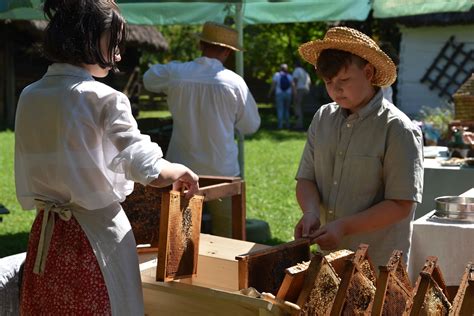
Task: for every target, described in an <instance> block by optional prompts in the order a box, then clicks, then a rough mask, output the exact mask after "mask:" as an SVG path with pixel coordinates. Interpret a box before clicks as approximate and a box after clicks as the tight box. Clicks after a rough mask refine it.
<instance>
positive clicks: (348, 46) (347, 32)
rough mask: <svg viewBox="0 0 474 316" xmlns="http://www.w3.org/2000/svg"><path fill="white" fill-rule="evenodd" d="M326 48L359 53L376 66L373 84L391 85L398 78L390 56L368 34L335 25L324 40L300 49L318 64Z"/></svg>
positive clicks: (306, 56) (313, 42) (301, 53)
mask: <svg viewBox="0 0 474 316" xmlns="http://www.w3.org/2000/svg"><path fill="white" fill-rule="evenodd" d="M325 49H338V50H342V51H346V52H349V53H352V54H354V55H357V56H359V57H361V58H363V59H365V60H367V61H368V62H369V63H371V64H372V65H373V66H374V67H375V76H374V79H373V85H375V86H380V87H386V86H390V85H391V84H393V83H394V82H395V79H397V69H396V66H395V64H394V63H393V61H392V60H391V59H390V57H388V56H387V54H385V53H384V52H383V51H382V50H381V49H380V47H379V46H378V45H377V44H376V43H375V42H374V41H373V40H372V39H371V38H370V37H368V36H367V35H365V34H364V33H362V32H359V31H357V30H354V29H352V28H349V27H339V26H338V27H333V28H331V29H329V30H328V31H327V33H326V35H325V36H324V39H322V40H315V41H311V42H307V43H304V44H302V45H301V46H300V47H299V49H298V51H299V53H300V55H301V57H302V58H303V59H304V60H306V61H307V62H309V63H311V64H313V65H316V61H317V60H318V58H319V55H320V53H321V52H322V51H323V50H325Z"/></svg>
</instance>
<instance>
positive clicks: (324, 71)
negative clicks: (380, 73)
mask: <svg viewBox="0 0 474 316" xmlns="http://www.w3.org/2000/svg"><path fill="white" fill-rule="evenodd" d="M353 63H354V64H355V65H357V66H359V68H362V67H364V66H365V65H366V64H368V61H367V60H365V59H363V58H361V57H359V56H357V55H354V54H352V53H349V52H346V51H343V50H338V49H325V50H323V51H322V52H321V53H320V54H319V57H318V60H317V61H316V72H317V73H318V76H320V77H321V78H324V79H331V78H333V77H334V76H336V75H337V74H338V73H339V71H340V70H341V69H342V68H345V67H348V66H350V65H351V64H353Z"/></svg>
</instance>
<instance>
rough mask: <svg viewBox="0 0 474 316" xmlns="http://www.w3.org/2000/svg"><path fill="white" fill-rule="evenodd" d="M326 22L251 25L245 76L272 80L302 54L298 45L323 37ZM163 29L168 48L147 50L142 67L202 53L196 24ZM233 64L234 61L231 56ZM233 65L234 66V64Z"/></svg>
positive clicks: (247, 35)
mask: <svg viewBox="0 0 474 316" xmlns="http://www.w3.org/2000/svg"><path fill="white" fill-rule="evenodd" d="M326 29H327V26H326V24H325V23H323V22H312V23H291V24H259V25H247V26H245V28H244V47H245V52H244V69H245V72H246V73H245V76H246V77H252V78H256V79H263V80H267V81H268V82H270V80H271V77H272V75H273V74H274V73H275V72H276V71H278V69H279V65H280V64H282V63H287V64H288V65H289V67H290V69H292V68H293V63H294V61H295V60H296V59H298V58H299V55H298V52H297V50H298V47H299V45H301V44H302V43H305V42H307V41H310V40H314V39H320V38H322V37H323V35H324V33H325V32H326ZM159 31H160V32H161V33H162V34H163V36H164V37H165V38H166V40H167V41H168V43H169V50H168V51H166V52H153V53H152V52H144V53H143V55H142V59H141V61H140V62H141V67H142V70H146V69H148V67H149V65H151V64H155V63H158V62H159V63H167V62H169V61H171V60H179V61H189V60H193V59H194V58H197V57H198V56H200V51H199V47H198V40H197V38H196V36H195V34H198V33H199V32H200V31H201V26H196V25H170V26H160V27H159ZM229 64H233V61H232V60H230V61H229ZM302 66H303V67H305V68H307V69H306V70H307V71H308V73H310V74H311V75H312V76H314V78H313V81H314V80H316V77H315V73H314V71H313V70H312V66H311V65H310V64H308V63H304V62H302ZM231 68H232V67H231Z"/></svg>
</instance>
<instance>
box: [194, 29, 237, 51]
mask: <svg viewBox="0 0 474 316" xmlns="http://www.w3.org/2000/svg"><path fill="white" fill-rule="evenodd" d="M237 35H238V34H237V31H236V30H234V29H233V28H230V27H228V26H225V25H222V24H218V23H214V22H206V23H204V26H203V28H202V33H201V34H198V35H197V37H198V38H199V39H200V40H201V41H203V42H207V43H211V44H214V45H219V46H224V47H227V48H230V49H232V50H236V51H240V50H243V48H242V47H240V46H239V42H238V36H237Z"/></svg>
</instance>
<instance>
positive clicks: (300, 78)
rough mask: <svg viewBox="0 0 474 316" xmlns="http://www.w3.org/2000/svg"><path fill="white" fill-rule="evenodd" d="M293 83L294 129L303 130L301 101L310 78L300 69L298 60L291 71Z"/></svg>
mask: <svg viewBox="0 0 474 316" xmlns="http://www.w3.org/2000/svg"><path fill="white" fill-rule="evenodd" d="M293 81H294V82H295V87H296V93H295V97H294V102H293V104H294V105H295V115H296V123H295V129H303V99H304V98H305V96H306V95H307V94H308V93H309V88H310V85H311V78H310V77H309V74H308V73H307V72H306V70H304V69H303V67H301V63H300V61H299V60H296V61H295V70H293Z"/></svg>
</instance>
